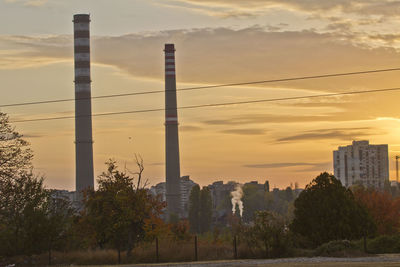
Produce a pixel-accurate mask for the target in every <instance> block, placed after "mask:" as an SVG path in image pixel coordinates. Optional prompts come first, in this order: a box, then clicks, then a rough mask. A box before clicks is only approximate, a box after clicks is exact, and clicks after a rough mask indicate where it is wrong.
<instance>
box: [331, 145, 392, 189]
mask: <svg viewBox="0 0 400 267" xmlns="http://www.w3.org/2000/svg"><path fill="white" fill-rule="evenodd" d="M333 168H334V175H335V177H336V178H338V179H339V180H340V181H341V182H342V184H343V185H344V186H346V187H348V186H351V185H353V184H355V183H361V184H362V185H364V186H366V187H373V188H376V189H383V187H384V185H385V183H386V182H388V181H389V159H388V145H370V144H369V141H353V144H352V145H348V146H340V147H339V148H338V150H335V151H333Z"/></svg>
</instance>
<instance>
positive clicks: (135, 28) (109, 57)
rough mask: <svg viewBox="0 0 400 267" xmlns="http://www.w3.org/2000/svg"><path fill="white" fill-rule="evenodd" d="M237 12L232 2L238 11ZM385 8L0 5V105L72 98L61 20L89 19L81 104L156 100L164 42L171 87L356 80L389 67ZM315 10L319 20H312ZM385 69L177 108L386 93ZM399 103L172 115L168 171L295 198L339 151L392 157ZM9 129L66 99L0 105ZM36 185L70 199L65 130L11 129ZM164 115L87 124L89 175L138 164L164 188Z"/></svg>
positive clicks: (208, 95) (254, 88) (70, 156)
mask: <svg viewBox="0 0 400 267" xmlns="http://www.w3.org/2000/svg"><path fill="white" fill-rule="evenodd" d="M244 3H246V4H244ZM399 9H400V4H393V2H392V1H351V2H348V1H339V0H333V1H329V2H325V1H303V2H297V1H263V0H258V1H256V0H251V1H223V0H220V1H217V0H215V1H212V0H209V1H196V0H171V1H170V0H163V1H161V0H158V1H157V0H153V1H122V0H114V1H101V0H100V1H99V0H96V1H94V0H93V1H61V0H48V1H45V0H31V1H29V0H27V1H23V0H21V1H18V0H14V1H12V0H6V1H3V0H2V1H0V25H2V26H0V55H1V56H0V80H1V81H2V88H3V89H2V97H1V101H0V105H3V104H10V103H21V102H31V101H41V100H52V99H73V97H74V83H73V80H74V74H73V71H74V68H73V35H72V33H73V28H72V22H71V18H72V15H71V14H76V13H91V19H92V22H91V34H92V40H91V45H92V51H91V56H92V77H91V78H92V80H93V83H92V96H100V95H108V94H123V93H133V92H142V91H153V90H163V87H164V75H163V72H164V63H163V60H164V58H163V56H164V55H163V53H164V52H163V49H164V44H165V43H174V44H175V48H176V74H177V87H178V88H186V87H195V86H206V85H214V84H224V83H242V82H252V81H261V80H269V79H280V78H291V77H301V76H313V75H323V74H331V73H344V72H357V71H365V70H375V69H388V68H397V67H399V66H400V56H399V52H398V48H399V44H400V43H399V35H398V33H397V32H396V29H398V28H399V26H400V25H399V24H400V22H399V20H398V16H399V15H398V14H400V12H399V11H400V10H399ZM321 10H324V12H323V13H321V12H320V11H321ZM397 77H398V72H396V71H392V72H384V73H375V74H371V73H369V74H364V75H354V76H347V77H343V76H342V77H335V78H323V79H310V80H304V81H292V82H280V83H268V84H258V85H246V86H232V87H224V88H210V89H205V90H194V91H186V92H185V91H181V92H178V96H177V98H178V107H180V106H188V105H202V104H213V103H225V102H235V101H247V100H249V101H251V100H257V99H269V98H282V97H295V96H308V95H315V94H325V93H339V92H348V91H357V90H372V89H384V88H395V87H398V86H399V85H398V83H397V81H396V78H397ZM399 94H400V93H399V92H396V91H392V92H380V93H371V94H357V95H347V96H336V97H323V98H311V99H302V100H290V101H277V102H269V103H253V104H249V105H233V106H226V107H209V108H198V109H187V110H179V111H178V112H179V123H180V127H179V130H180V137H179V138H180V157H181V174H182V175H186V174H187V175H190V176H191V179H193V180H195V181H196V182H197V183H199V184H201V185H206V184H209V183H211V182H213V181H215V180H224V181H229V180H236V181H237V182H246V181H250V180H258V181H259V182H262V183H263V182H264V181H265V180H269V182H270V185H271V186H272V187H273V186H277V187H285V186H287V185H288V184H289V183H291V182H298V183H299V184H300V186H301V187H303V186H304V185H305V184H307V183H309V182H310V180H311V179H312V178H313V177H315V176H317V175H318V174H319V173H320V172H323V171H329V172H332V170H333V168H332V151H333V150H334V149H337V147H338V146H340V145H348V144H350V143H351V141H352V140H364V139H365V140H370V141H371V142H372V143H374V144H381V143H382V144H388V145H389V159H390V170H391V173H390V178H391V179H394V174H395V172H394V168H395V165H394V164H393V163H394V156H395V155H396V154H397V153H400V143H398V138H397V137H398V135H399V123H400V121H399V115H400V109H399V108H398V100H397V99H398V96H399ZM163 107H164V95H163V94H149V95H137V96H129V97H117V98H107V99H96V100H93V101H92V108H93V114H96V113H105V112H124V111H132V110H142V109H159V108H163ZM1 111H2V112H6V113H8V114H9V116H10V120H11V122H12V121H17V120H26V119H36V118H48V117H57V116H70V115H73V114H74V102H73V101H70V102H61V103H57V104H41V105H32V106H16V107H2V108H1ZM15 126H16V127H17V128H16V129H17V130H18V131H19V132H21V133H23V134H24V135H25V137H26V139H27V140H28V141H29V142H30V143H31V144H32V149H33V150H34V153H35V158H34V166H35V169H36V171H38V172H40V173H42V174H44V175H45V176H46V180H45V182H46V186H47V187H49V188H59V189H68V190H72V189H73V188H74V182H75V180H74V177H75V165H74V164H75V157H74V151H75V146H74V143H73V142H74V120H73V119H65V120H51V121H36V122H24V123H15ZM164 129H165V127H164V113H163V112H149V113H138V114H125V115H115V116H104V117H94V118H93V139H94V145H93V148H94V167H95V176H97V175H99V174H100V173H101V171H103V170H104V169H105V165H104V162H105V161H106V160H107V159H109V158H115V159H116V160H117V161H118V162H119V163H120V164H121V165H122V164H125V163H126V164H127V166H128V168H129V166H132V168H133V167H134V158H133V156H134V153H139V154H141V155H142V157H143V159H144V163H145V173H144V176H145V177H146V178H148V179H149V182H150V184H156V183H158V182H161V181H164V180H165V174H164V172H165V166H164V161H165V159H164Z"/></svg>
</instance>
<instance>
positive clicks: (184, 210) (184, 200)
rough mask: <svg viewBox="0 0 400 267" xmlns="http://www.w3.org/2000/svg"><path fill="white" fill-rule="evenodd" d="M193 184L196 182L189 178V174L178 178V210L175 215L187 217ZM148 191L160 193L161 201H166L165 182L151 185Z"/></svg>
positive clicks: (155, 193) (154, 193)
mask: <svg viewBox="0 0 400 267" xmlns="http://www.w3.org/2000/svg"><path fill="white" fill-rule="evenodd" d="M195 185H197V184H196V183H195V182H193V181H192V180H190V177H189V176H182V177H181V179H180V183H179V187H180V192H179V193H180V211H179V214H177V215H179V216H180V217H181V218H187V217H188V212H189V197H190V192H191V191H192V188H193V187H194V186H195ZM150 192H151V193H152V194H153V195H155V196H157V195H160V198H161V200H162V201H167V197H166V195H167V187H166V183H165V182H162V183H158V184H156V185H155V186H152V187H151V188H150Z"/></svg>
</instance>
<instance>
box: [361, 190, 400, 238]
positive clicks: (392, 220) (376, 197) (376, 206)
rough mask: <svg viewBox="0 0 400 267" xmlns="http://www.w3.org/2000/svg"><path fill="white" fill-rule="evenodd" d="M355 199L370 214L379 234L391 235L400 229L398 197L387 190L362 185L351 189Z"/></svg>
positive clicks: (399, 203) (399, 202) (399, 200)
mask: <svg viewBox="0 0 400 267" xmlns="http://www.w3.org/2000/svg"><path fill="white" fill-rule="evenodd" d="M353 192H354V196H355V199H356V201H357V202H358V203H359V204H360V205H362V206H364V207H365V208H366V209H367V210H368V211H369V213H370V214H371V216H372V218H373V220H374V222H375V224H376V227H377V233H378V234H380V235H393V234H396V233H398V232H399V230H400V220H399V218H400V199H398V198H397V199H395V198H393V197H392V196H391V195H390V193H388V192H378V191H376V190H374V189H372V188H369V189H366V188H364V187H362V186H359V187H356V188H354V189H353Z"/></svg>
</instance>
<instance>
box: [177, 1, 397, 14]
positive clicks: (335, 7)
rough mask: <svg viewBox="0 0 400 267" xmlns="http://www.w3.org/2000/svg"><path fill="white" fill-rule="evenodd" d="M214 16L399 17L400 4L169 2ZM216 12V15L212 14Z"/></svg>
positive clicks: (375, 2)
mask: <svg viewBox="0 0 400 267" xmlns="http://www.w3.org/2000/svg"><path fill="white" fill-rule="evenodd" d="M169 2H170V4H171V5H175V6H184V7H186V8H191V9H193V10H197V11H200V12H203V13H205V14H208V15H215V16H221V17H224V16H225V17H226V16H240V15H246V16H250V15H260V14H262V13H263V12H266V11H268V10H274V9H275V10H276V9H283V10H289V11H294V12H302V13H306V14H307V13H308V14H310V13H318V12H322V11H323V12H324V13H325V14H330V13H333V14H334V13H344V14H356V15H363V16H367V15H379V16H396V17H397V16H399V14H400V13H399V11H400V3H399V1H392V0H352V1H349V0H330V1H321V0H246V1H242V0H169ZM213 10H214V11H213Z"/></svg>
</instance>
